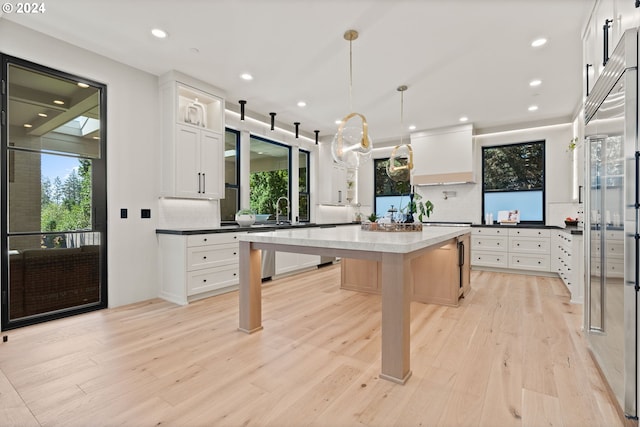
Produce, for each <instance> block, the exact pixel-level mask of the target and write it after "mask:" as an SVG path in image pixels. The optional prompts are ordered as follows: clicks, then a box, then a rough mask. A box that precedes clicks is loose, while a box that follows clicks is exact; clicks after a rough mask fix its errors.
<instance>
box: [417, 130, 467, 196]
mask: <svg viewBox="0 0 640 427" xmlns="http://www.w3.org/2000/svg"><path fill="white" fill-rule="evenodd" d="M411 148H412V149H413V164H414V166H413V183H414V185H429V184H451V183H461V182H475V173H474V168H473V159H474V156H473V153H474V147H473V126H472V125H470V124H468V125H461V126H452V127H447V128H439V129H433V130H429V131H424V132H416V133H412V134H411Z"/></svg>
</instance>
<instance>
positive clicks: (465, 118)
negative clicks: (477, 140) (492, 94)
mask: <svg viewBox="0 0 640 427" xmlns="http://www.w3.org/2000/svg"><path fill="white" fill-rule="evenodd" d="M458 120H460V121H461V122H466V121H468V120H469V117H467V116H462V117H460V118H459V119H458Z"/></svg>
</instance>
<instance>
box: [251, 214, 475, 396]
mask: <svg viewBox="0 0 640 427" xmlns="http://www.w3.org/2000/svg"><path fill="white" fill-rule="evenodd" d="M470 232H471V228H470V227H424V229H423V230H422V231H421V232H415V231H414V232H381V231H363V230H361V229H360V226H359V225H353V226H341V227H332V228H303V229H285V230H277V231H270V232H264V233H249V234H245V235H242V236H239V240H240V326H239V330H241V331H243V332H246V333H249V334H250V333H254V332H256V331H259V330H261V329H262V284H261V277H260V272H261V250H263V249H264V250H274V251H282V252H296V253H302V254H313V255H321V256H322V255H325V256H337V257H343V258H354V259H365V260H371V261H377V262H380V263H381V270H382V271H381V273H382V325H381V330H382V369H381V374H380V378H383V379H386V380H390V381H393V382H396V383H399V384H404V383H405V382H406V381H407V380H408V379H409V377H410V376H411V366H410V360H409V352H410V334H409V332H410V320H411V313H410V301H411V298H410V279H411V271H410V268H411V265H410V264H411V263H410V262H411V260H412V259H413V258H415V257H418V256H421V255H423V254H424V253H425V252H427V251H430V250H432V249H435V248H438V247H440V246H442V244H443V243H446V242H448V241H450V240H451V239H456V238H458V237H459V236H463V235H465V234H469V233H470Z"/></svg>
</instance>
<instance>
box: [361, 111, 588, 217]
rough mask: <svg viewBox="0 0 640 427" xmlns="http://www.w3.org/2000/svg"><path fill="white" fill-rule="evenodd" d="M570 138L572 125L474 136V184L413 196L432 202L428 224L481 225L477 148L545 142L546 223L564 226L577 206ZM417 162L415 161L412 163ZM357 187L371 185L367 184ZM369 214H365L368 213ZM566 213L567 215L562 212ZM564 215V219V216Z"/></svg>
mask: <svg viewBox="0 0 640 427" xmlns="http://www.w3.org/2000/svg"><path fill="white" fill-rule="evenodd" d="M571 138H573V128H572V124H571V123H567V124H563V125H554V126H544V127H537V128H530V129H522V130H514V131H507V132H499V133H492V134H485V135H476V136H474V138H473V144H476V148H477V150H476V153H475V155H476V158H475V160H474V162H475V163H474V164H475V173H476V183H474V184H455V185H434V186H422V187H416V193H418V194H420V195H421V196H422V197H423V201H424V200H431V202H432V203H433V204H434V210H433V213H432V215H431V217H430V218H428V219H425V220H428V221H459V222H472V223H476V224H479V223H481V222H482V212H481V210H482V150H481V149H480V147H483V146H492V145H501V144H513V143H519V142H528V141H538V140H545V141H546V144H545V149H546V151H545V162H546V173H547V176H546V204H547V206H546V215H547V224H553V225H563V223H562V222H561V221H560V222H559V220H560V219H562V218H564V216H568V215H569V212H570V213H573V216H575V210H576V206H577V205H574V204H573V203H571V202H572V189H573V187H572V183H573V181H572V153H570V152H567V147H568V145H569V142H570V140H571ZM390 152H391V148H380V149H376V150H375V151H374V157H376V158H385V157H389V155H390ZM419 161H420V159H418V158H414V163H416V162H419ZM362 172H364V174H363V175H362V177H361V178H360V179H364V180H369V179H373V171H372V170H369V169H367V168H366V167H365V168H363V169H362ZM359 185H364V186H370V187H371V188H372V184H371V185H369V184H367V183H364V184H362V181H360V182H359ZM443 191H447V192H455V193H456V195H455V196H454V197H451V196H449V197H448V198H447V199H446V200H445V198H444V194H443ZM372 194H373V191H371V196H369V197H367V196H366V195H361V198H360V200H361V203H362V204H363V205H366V206H369V205H371V209H373V208H372V204H373V195H372ZM367 212H368V211H367ZM565 212H568V213H565ZM563 215H564V216H563Z"/></svg>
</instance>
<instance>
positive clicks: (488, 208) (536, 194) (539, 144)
mask: <svg viewBox="0 0 640 427" xmlns="http://www.w3.org/2000/svg"><path fill="white" fill-rule="evenodd" d="M544 144H545V143H544V141H535V142H525V143H520V144H510V145H500V146H494V147H483V148H482V216H483V218H485V215H486V214H489V213H492V214H493V218H494V221H497V219H498V211H512V210H518V211H519V213H520V222H528V223H540V224H544V222H545V214H544V201H545V193H544V191H545V190H544V189H545V161H544V148H545V147H544Z"/></svg>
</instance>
